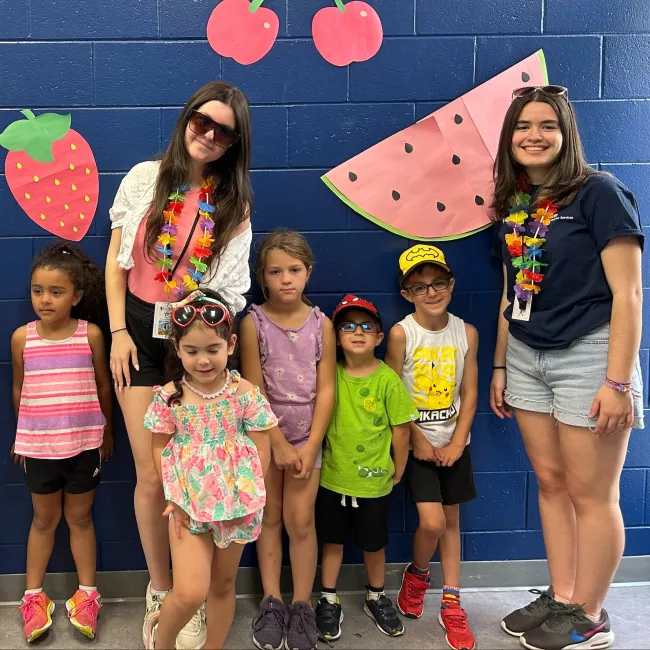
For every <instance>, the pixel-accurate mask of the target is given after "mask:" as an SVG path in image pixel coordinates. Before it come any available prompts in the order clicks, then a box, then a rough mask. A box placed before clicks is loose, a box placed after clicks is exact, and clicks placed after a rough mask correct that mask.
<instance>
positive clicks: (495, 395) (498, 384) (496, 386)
mask: <svg viewBox="0 0 650 650" xmlns="http://www.w3.org/2000/svg"><path fill="white" fill-rule="evenodd" d="M505 390H506V371H505V370H503V369H501V368H499V369H498V370H494V371H492V382H491V383H490V407H491V408H492V410H493V411H494V414H495V415H496V416H497V417H498V418H501V419H502V420H503V419H504V418H511V417H512V410H511V409H510V407H509V406H508V405H507V404H506V400H505V399H504V397H503V394H504V393H505Z"/></svg>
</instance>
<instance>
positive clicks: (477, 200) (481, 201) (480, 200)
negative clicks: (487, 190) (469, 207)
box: [474, 194, 485, 205]
mask: <svg viewBox="0 0 650 650" xmlns="http://www.w3.org/2000/svg"><path fill="white" fill-rule="evenodd" d="M474 203H476V205H483V204H484V203H485V199H484V198H483V197H482V196H479V195H478V194H477V195H476V196H475V197H474Z"/></svg>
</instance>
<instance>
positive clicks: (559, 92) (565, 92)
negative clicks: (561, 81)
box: [512, 86, 569, 100]
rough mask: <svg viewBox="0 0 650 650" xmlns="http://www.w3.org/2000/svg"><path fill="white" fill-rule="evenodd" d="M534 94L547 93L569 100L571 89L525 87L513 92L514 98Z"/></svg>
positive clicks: (560, 87)
mask: <svg viewBox="0 0 650 650" xmlns="http://www.w3.org/2000/svg"><path fill="white" fill-rule="evenodd" d="M533 93H546V94H547V95H554V96H555V97H565V98H566V99H567V100H568V99H569V89H568V88H565V87H564V86H523V87H522V88H517V89H515V90H513V91H512V98H513V99H516V98H517V97H527V96H528V95H532V94H533Z"/></svg>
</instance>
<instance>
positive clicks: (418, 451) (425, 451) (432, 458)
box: [411, 436, 437, 463]
mask: <svg viewBox="0 0 650 650" xmlns="http://www.w3.org/2000/svg"><path fill="white" fill-rule="evenodd" d="M411 444H412V445H413V455H414V456H415V457H416V458H417V459H418V460H426V461H428V462H430V463H435V462H436V460H437V456H436V448H435V447H434V446H433V445H432V444H431V443H430V442H429V441H428V440H427V439H426V438H425V437H424V436H418V437H417V439H416V440H415V441H413V440H412V441H411Z"/></svg>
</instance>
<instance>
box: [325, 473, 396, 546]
mask: <svg viewBox="0 0 650 650" xmlns="http://www.w3.org/2000/svg"><path fill="white" fill-rule="evenodd" d="M342 498H343V495H342V494H339V493H338V492H332V490H328V489H327V488H324V487H323V486H321V487H319V488H318V496H317V497H316V534H317V535H318V541H319V542H320V543H322V544H345V542H346V540H347V538H348V535H349V533H350V531H352V532H353V533H354V539H355V540H356V542H357V545H358V546H359V548H360V549H361V550H362V551H367V552H368V553H373V552H375V551H380V550H381V549H382V548H384V546H386V544H388V509H389V501H390V494H387V495H386V496H385V497H376V498H374V499H363V498H361V497H358V498H357V504H358V506H359V507H358V508H353V507H352V497H347V496H346V497H345V506H343V505H341V499H342Z"/></svg>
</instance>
